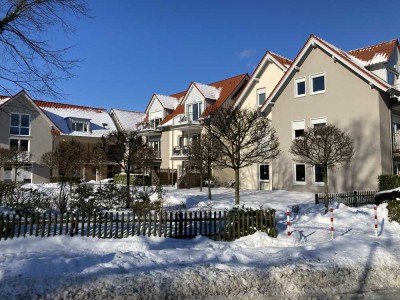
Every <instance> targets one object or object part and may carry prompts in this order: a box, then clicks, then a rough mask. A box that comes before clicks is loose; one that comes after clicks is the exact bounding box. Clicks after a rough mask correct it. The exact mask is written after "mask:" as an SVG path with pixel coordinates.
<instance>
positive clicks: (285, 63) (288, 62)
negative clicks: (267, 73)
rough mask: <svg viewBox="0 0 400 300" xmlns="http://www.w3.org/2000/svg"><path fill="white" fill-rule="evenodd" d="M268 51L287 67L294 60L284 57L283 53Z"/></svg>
mask: <svg viewBox="0 0 400 300" xmlns="http://www.w3.org/2000/svg"><path fill="white" fill-rule="evenodd" d="M268 52H269V54H270V55H271V56H272V57H273V58H275V59H276V60H277V61H278V62H279V63H280V64H282V65H283V66H285V67H289V66H290V65H291V64H292V62H293V61H291V60H290V59H288V58H286V57H283V56H282V55H279V54H276V53H273V52H271V51H268Z"/></svg>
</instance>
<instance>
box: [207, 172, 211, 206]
mask: <svg viewBox="0 0 400 300" xmlns="http://www.w3.org/2000/svg"><path fill="white" fill-rule="evenodd" d="M207 177H208V199H209V200H211V168H210V165H208V167H207Z"/></svg>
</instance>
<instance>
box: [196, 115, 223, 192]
mask: <svg viewBox="0 0 400 300" xmlns="http://www.w3.org/2000/svg"><path fill="white" fill-rule="evenodd" d="M208 124H209V123H208ZM189 153H190V157H191V162H192V165H193V166H195V167H197V168H199V170H200V191H201V190H202V187H203V170H206V176H207V182H208V184H207V186H208V199H210V200H211V181H212V168H213V167H215V161H216V160H217V156H218V155H220V152H219V151H218V149H217V148H216V147H214V146H213V142H212V138H211V136H210V135H209V134H208V133H207V129H205V130H204V132H203V133H202V134H201V135H200V136H199V137H198V139H196V140H195V141H192V143H191V144H190V146H189Z"/></svg>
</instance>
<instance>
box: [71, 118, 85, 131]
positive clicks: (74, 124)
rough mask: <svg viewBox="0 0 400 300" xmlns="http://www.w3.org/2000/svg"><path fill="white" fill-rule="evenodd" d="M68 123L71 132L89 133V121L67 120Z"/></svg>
mask: <svg viewBox="0 0 400 300" xmlns="http://www.w3.org/2000/svg"><path fill="white" fill-rule="evenodd" d="M68 121H69V122H68V123H69V124H68V125H69V128H70V130H71V131H79V132H90V120H88V119H76V118H68Z"/></svg>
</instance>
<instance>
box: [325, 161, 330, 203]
mask: <svg viewBox="0 0 400 300" xmlns="http://www.w3.org/2000/svg"><path fill="white" fill-rule="evenodd" d="M324 194H325V195H324V202H325V208H326V209H328V206H329V198H328V166H327V165H324Z"/></svg>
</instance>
